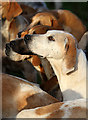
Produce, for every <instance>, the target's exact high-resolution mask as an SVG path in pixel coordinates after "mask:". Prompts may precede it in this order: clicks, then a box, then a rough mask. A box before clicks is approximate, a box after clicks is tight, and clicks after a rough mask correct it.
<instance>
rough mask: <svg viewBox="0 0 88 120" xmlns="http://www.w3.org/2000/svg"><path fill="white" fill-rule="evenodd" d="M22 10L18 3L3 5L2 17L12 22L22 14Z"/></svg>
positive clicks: (5, 3)
mask: <svg viewBox="0 0 88 120" xmlns="http://www.w3.org/2000/svg"><path fill="white" fill-rule="evenodd" d="M21 12H22V9H21V7H20V5H19V4H18V3H17V2H4V3H2V17H3V18H6V19H7V20H11V19H12V18H14V17H16V16H18V15H19V14H21Z"/></svg>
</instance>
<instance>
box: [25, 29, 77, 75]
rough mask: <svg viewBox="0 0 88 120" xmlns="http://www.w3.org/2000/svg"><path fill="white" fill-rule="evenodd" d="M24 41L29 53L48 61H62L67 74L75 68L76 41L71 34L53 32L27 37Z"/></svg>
mask: <svg viewBox="0 0 88 120" xmlns="http://www.w3.org/2000/svg"><path fill="white" fill-rule="evenodd" d="M24 40H25V43H26V44H27V47H28V49H29V51H31V52H33V53H35V54H38V55H40V56H42V57H45V58H47V59H48V58H49V59H58V60H62V61H63V68H62V69H63V71H64V70H65V72H66V73H67V71H70V70H72V69H73V68H74V67H75V65H76V41H75V38H74V37H73V36H72V35H71V34H69V33H67V32H63V31H58V30H51V31H48V32H47V33H46V34H43V35H26V36H25V38H24ZM66 70H67V71H66Z"/></svg>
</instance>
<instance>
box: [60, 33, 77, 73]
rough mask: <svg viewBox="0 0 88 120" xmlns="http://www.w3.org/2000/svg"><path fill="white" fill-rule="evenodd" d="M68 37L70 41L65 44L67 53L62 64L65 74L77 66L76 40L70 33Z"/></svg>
mask: <svg viewBox="0 0 88 120" xmlns="http://www.w3.org/2000/svg"><path fill="white" fill-rule="evenodd" d="M67 39H68V43H67V44H66V46H65V49H66V53H65V57H64V60H63V66H62V71H63V73H64V74H67V73H70V72H71V71H73V70H74V69H75V66H76V41H75V39H74V38H73V37H72V36H70V35H67Z"/></svg>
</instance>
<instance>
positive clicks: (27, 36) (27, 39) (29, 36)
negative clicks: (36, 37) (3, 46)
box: [24, 35, 31, 44]
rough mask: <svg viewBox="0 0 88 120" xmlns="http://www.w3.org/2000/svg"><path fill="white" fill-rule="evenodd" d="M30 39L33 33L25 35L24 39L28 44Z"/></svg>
mask: <svg viewBox="0 0 88 120" xmlns="http://www.w3.org/2000/svg"><path fill="white" fill-rule="evenodd" d="M29 40H31V35H25V37H24V41H25V43H26V44H27V43H28V41H29Z"/></svg>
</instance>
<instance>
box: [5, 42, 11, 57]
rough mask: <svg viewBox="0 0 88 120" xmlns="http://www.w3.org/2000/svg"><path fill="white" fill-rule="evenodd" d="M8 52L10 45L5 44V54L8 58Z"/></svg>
mask: <svg viewBox="0 0 88 120" xmlns="http://www.w3.org/2000/svg"><path fill="white" fill-rule="evenodd" d="M10 51H11V48H10V44H9V43H7V44H6V47H5V54H6V55H7V56H9V55H10Z"/></svg>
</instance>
